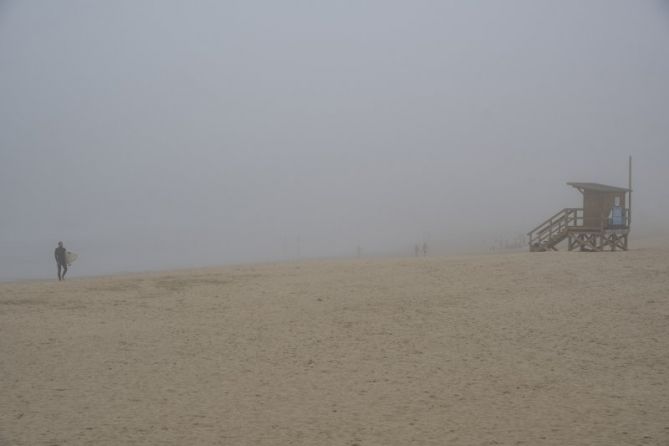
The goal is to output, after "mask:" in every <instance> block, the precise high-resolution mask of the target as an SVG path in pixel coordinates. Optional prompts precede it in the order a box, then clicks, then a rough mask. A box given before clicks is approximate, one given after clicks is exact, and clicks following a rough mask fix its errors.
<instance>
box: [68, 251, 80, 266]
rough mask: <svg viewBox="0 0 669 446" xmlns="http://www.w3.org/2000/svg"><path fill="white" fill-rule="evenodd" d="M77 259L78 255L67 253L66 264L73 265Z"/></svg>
mask: <svg viewBox="0 0 669 446" xmlns="http://www.w3.org/2000/svg"><path fill="white" fill-rule="evenodd" d="M77 257H79V256H78V255H77V254H76V253H74V252H70V251H67V252H66V253H65V262H67V266H70V265H72V262H74V261H75V260H77Z"/></svg>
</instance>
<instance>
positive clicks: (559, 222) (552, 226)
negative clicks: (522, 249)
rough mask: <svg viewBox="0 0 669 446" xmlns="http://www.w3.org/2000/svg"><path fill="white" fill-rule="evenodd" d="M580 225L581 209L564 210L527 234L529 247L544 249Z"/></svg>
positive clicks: (581, 222)
mask: <svg viewBox="0 0 669 446" xmlns="http://www.w3.org/2000/svg"><path fill="white" fill-rule="evenodd" d="M582 224H583V209H579V208H564V209H562V210H560V211H558V212H556V213H555V215H553V216H551V217H550V218H548V219H547V220H546V221H544V222H543V223H541V224H540V225H539V226H537V227H536V228H534V229H532V230H531V231H530V232H528V233H527V235H528V236H529V243H530V247H545V246H547V245H549V244H550V243H551V242H553V241H554V240H558V239H560V240H561V239H562V238H564V237H563V235H564V234H565V233H566V231H567V229H568V228H570V227H576V226H581V225H582Z"/></svg>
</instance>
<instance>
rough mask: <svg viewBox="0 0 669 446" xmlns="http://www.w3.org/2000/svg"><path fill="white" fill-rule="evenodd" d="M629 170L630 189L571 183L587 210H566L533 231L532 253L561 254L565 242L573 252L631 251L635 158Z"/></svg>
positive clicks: (530, 241)
mask: <svg viewBox="0 0 669 446" xmlns="http://www.w3.org/2000/svg"><path fill="white" fill-rule="evenodd" d="M629 169H630V178H629V180H630V181H629V184H630V187H629V188H623V187H615V186H607V185H604V184H598V183H571V182H570V183H567V184H568V185H569V186H572V187H574V188H576V189H577V190H578V191H579V192H580V193H581V194H582V195H583V207H582V208H565V209H562V210H561V211H559V212H558V213H556V214H555V215H553V216H552V217H551V218H549V219H548V220H546V221H544V222H543V223H542V224H540V225H539V226H537V227H536V228H534V229H533V230H532V231H530V232H529V233H528V234H527V235H528V236H529V246H530V251H531V252H537V251H548V250H553V251H557V250H558V249H557V245H559V244H560V243H561V242H563V241H564V240H566V241H567V249H568V250H569V251H572V250H574V249H579V250H580V251H606V250H611V251H615V250H616V249H622V250H624V251H627V245H628V236H629V232H630V224H631V215H632V213H631V202H632V189H631V183H632V181H631V180H632V158H631V157H630V164H629Z"/></svg>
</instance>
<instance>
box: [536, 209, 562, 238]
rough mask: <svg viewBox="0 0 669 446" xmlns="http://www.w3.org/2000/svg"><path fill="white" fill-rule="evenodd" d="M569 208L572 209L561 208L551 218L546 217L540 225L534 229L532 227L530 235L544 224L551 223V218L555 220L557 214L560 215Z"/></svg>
mask: <svg viewBox="0 0 669 446" xmlns="http://www.w3.org/2000/svg"><path fill="white" fill-rule="evenodd" d="M567 209H570V208H564V209H560V210H559V211H557V212H556V213H555V215H553V216H552V217H550V218H547V219H546V220H545V221H544V222H543V223H541V224H540V225H539V226H537V227H536V228H534V229H532V230H531V231H530V232H528V233H527V235H530V234H531V233H533V232H534V231H536V230H537V229H539V228H540V227H542V226H543V225H545V224H546V223H549V222H550V221H551V220H553V219H554V218H555V217H557V216H558V215H560V214H561V213H563V212H565V211H566V210H567Z"/></svg>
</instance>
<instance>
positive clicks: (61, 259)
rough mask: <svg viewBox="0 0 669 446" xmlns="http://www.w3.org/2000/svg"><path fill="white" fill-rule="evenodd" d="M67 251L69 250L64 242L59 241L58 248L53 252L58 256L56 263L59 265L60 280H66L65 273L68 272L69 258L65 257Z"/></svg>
mask: <svg viewBox="0 0 669 446" xmlns="http://www.w3.org/2000/svg"><path fill="white" fill-rule="evenodd" d="M66 252H67V251H66V250H65V248H64V247H63V242H58V248H56V250H55V251H54V253H53V254H54V256H55V257H56V264H57V265H58V280H65V274H66V273H67V259H66V258H65V253H66ZM61 270H62V274H61Z"/></svg>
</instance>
